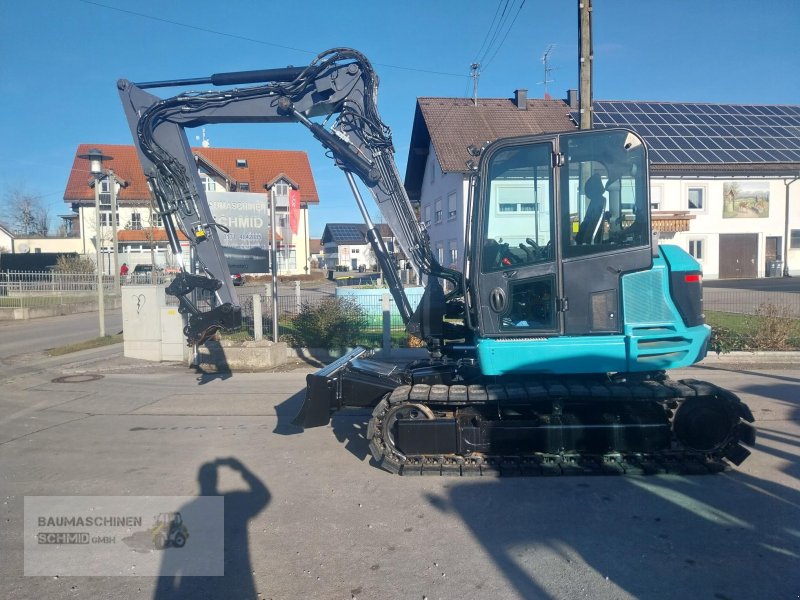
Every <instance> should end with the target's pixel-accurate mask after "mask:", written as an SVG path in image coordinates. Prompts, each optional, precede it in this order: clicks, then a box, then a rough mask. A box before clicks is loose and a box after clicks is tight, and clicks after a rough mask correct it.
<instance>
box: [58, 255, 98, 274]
mask: <svg viewBox="0 0 800 600" xmlns="http://www.w3.org/2000/svg"><path fill="white" fill-rule="evenodd" d="M53 271H55V272H56V273H94V272H95V268H94V261H93V260H92V259H90V258H86V257H85V256H69V255H66V254H59V255H58V258H56V266H55V267H54V268H53Z"/></svg>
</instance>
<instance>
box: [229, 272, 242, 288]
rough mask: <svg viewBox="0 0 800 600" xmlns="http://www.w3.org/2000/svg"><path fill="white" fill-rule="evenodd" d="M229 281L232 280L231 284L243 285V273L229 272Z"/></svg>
mask: <svg viewBox="0 0 800 600" xmlns="http://www.w3.org/2000/svg"><path fill="white" fill-rule="evenodd" d="M231 281H233V285H236V286H239V285H244V275H242V274H241V273H231Z"/></svg>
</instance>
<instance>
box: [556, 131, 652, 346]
mask: <svg viewBox="0 0 800 600" xmlns="http://www.w3.org/2000/svg"><path fill="white" fill-rule="evenodd" d="M558 151H559V163H560V164H561V166H560V172H559V196H560V198H559V200H560V201H559V205H560V214H561V218H560V230H561V235H560V239H561V254H562V257H563V258H562V265H561V281H562V289H561V294H562V298H563V300H562V303H563V304H562V308H563V309H564V312H563V318H564V329H563V331H564V334H566V335H586V334H603V333H621V332H622V327H623V319H622V314H621V313H622V293H621V283H622V275H624V274H625V273H631V272H634V271H640V270H643V269H648V268H650V267H651V266H652V250H651V246H650V244H651V238H650V210H649V209H650V204H649V200H648V179H647V153H646V150H645V146H644V144H643V142H642V140H641V138H639V137H638V136H637V135H636V134H634V133H632V132H630V131H627V130H612V129H609V130H594V131H583V132H576V133H574V134H564V135H561V136H560V138H559V149H558Z"/></svg>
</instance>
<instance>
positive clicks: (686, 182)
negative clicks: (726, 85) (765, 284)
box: [405, 90, 800, 279]
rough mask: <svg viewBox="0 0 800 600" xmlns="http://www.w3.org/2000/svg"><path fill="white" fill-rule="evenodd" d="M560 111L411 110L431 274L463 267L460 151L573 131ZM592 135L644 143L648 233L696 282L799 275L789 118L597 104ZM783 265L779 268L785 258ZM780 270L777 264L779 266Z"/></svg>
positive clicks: (796, 163) (797, 117)
mask: <svg viewBox="0 0 800 600" xmlns="http://www.w3.org/2000/svg"><path fill="white" fill-rule="evenodd" d="M576 109H577V94H576V93H575V92H574V91H570V93H569V98H568V99H567V100H538V99H537V100H533V99H528V98H527V94H526V92H525V90H517V91H516V92H515V94H514V97H513V98H510V99H509V98H494V99H478V100H477V103H475V102H473V100H472V99H468V98H418V99H417V107H416V113H415V116H414V125H413V129H412V135H411V143H410V148H409V159H408V166H407V169H406V177H405V187H406V189H407V191H408V194H409V197H410V198H411V199H412V201H416V202H418V203H419V210H420V218H421V219H422V220H423V221H424V223H425V225H426V226H427V228H428V232H429V235H430V238H431V244H432V246H433V249H434V252H435V254H436V256H437V258H438V260H439V262H440V263H441V264H443V265H445V266H455V267H456V268H461V264H462V261H463V256H462V252H463V244H464V231H465V224H466V215H465V214H464V211H465V207H466V199H467V192H468V175H469V172H470V169H469V167H468V166H467V162H468V161H470V160H473V161H474V160H476V159H475V157H474V156H472V155H471V154H470V151H469V150H468V148H469V146H470V145H472V146H475V147H476V148H480V147H481V146H483V145H485V144H486V143H488V142H491V141H494V140H495V139H497V138H500V137H506V136H515V135H525V134H541V133H547V132H558V131H570V130H575V128H576V113H575V110H576ZM593 110H594V113H593V116H594V125H595V127H610V126H625V127H629V128H632V129H634V130H636V131H637V132H638V133H639V134H640V135H641V136H642V137H643V138H644V139H645V141H646V142H647V144H648V147H649V149H650V164H651V204H652V208H653V230H654V231H656V232H658V233H659V234H660V237H661V240H662V241H666V242H669V243H673V244H677V245H680V246H681V247H683V248H684V249H685V250H686V251H688V252H689V253H691V254H692V255H694V256H695V257H696V258H697V259H698V260H699V261H700V262H701V263H702V265H703V270H704V274H705V276H706V277H707V278H709V279H713V278H717V277H719V278H734V277H763V276H767V275H779V274H781V273H782V272H783V271H784V270H785V272H786V273H788V274H792V275H798V274H800V183H797V181H798V178H799V177H800V106H771V105H747V106H741V105H722V104H708V103H705V104H699V103H674V102H673V103H670V102H628V101H598V102H594V103H593ZM787 254H788V256H787ZM787 259H788V260H787Z"/></svg>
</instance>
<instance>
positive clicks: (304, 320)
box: [289, 297, 367, 350]
mask: <svg viewBox="0 0 800 600" xmlns="http://www.w3.org/2000/svg"><path fill="white" fill-rule="evenodd" d="M366 326H367V317H366V314H365V313H364V310H363V309H362V308H361V306H359V305H358V303H357V302H356V301H355V300H353V299H351V298H339V297H330V298H325V299H323V300H321V301H320V302H317V303H314V304H310V303H304V304H303V305H302V306H301V307H300V312H299V313H298V314H297V316H296V317H294V318H293V319H292V327H293V329H294V331H292V333H291V334H290V335H289V337H290V338H291V343H292V344H293V345H295V346H304V347H306V348H326V349H329V350H331V349H340V348H347V347H350V346H354V345H356V344H357V343H358V340H359V338H360V337H361V336H362V334H363V331H364V329H365V327H366Z"/></svg>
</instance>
